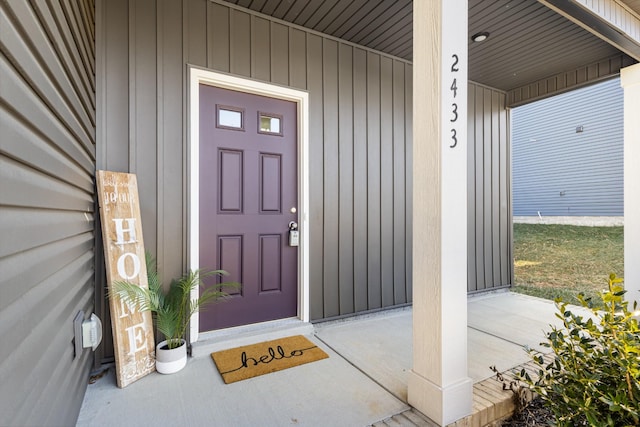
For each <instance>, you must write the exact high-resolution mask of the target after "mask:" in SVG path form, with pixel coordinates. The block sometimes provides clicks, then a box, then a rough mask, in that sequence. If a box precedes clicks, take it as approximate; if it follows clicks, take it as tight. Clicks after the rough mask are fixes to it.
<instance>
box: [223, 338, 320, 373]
mask: <svg viewBox="0 0 640 427" xmlns="http://www.w3.org/2000/svg"><path fill="white" fill-rule="evenodd" d="M327 357H329V356H328V355H327V353H325V352H324V351H322V350H321V349H320V348H319V347H318V346H317V345H315V344H314V343H312V342H311V341H309V340H308V339H306V338H305V337H303V336H302V335H296V336H293V337H287V338H281V339H277V340H273V341H265V342H262V343H259V344H253V345H246V346H244V347H237V348H232V349H230V350H222V351H217V352H215V353H211V358H212V359H213V361H214V362H215V364H216V367H217V368H218V371H219V372H220V375H222V379H223V380H224V382H225V384H230V383H234V382H236V381H242V380H246V379H247V378H253V377H257V376H259V375H264V374H270V373H272V372H276V371H280V370H282V369H287V368H292V367H294V366H298V365H303V364H305V363H311V362H315V361H316V360H321V359H326V358H327Z"/></svg>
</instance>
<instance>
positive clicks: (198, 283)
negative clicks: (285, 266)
mask: <svg viewBox="0 0 640 427" xmlns="http://www.w3.org/2000/svg"><path fill="white" fill-rule="evenodd" d="M145 258H146V265H147V279H148V287H142V286H138V285H137V284H135V283H131V282H126V281H115V282H113V284H112V289H111V292H109V294H110V296H112V297H117V298H121V299H122V300H123V301H124V302H125V303H126V304H127V305H128V306H129V308H130V309H131V310H137V311H140V312H143V311H151V313H152V314H153V318H154V321H155V323H156V328H157V330H158V331H159V332H160V333H162V335H164V336H165V338H166V340H167V346H168V347H169V348H170V349H172V348H176V347H179V346H180V342H181V341H180V340H181V339H182V338H184V336H185V333H186V331H187V327H188V326H189V320H190V319H191V316H192V315H193V314H194V313H196V312H198V311H199V310H201V309H203V308H205V307H206V306H208V305H209V304H211V303H213V302H215V301H218V300H220V299H224V298H225V297H228V296H229V295H228V294H227V293H226V292H224V291H223V288H228V287H238V286H240V285H239V284H238V283H233V282H226V283H219V284H216V285H213V286H209V287H207V288H205V287H204V286H203V280H204V279H205V278H207V277H210V276H226V275H227V272H226V271H224V270H211V271H206V270H200V269H199V270H195V271H193V270H190V271H189V272H188V273H186V274H185V275H184V276H182V277H180V278H179V279H173V280H172V281H171V284H170V285H169V289H168V291H167V292H165V291H164V288H163V286H162V281H161V279H160V276H159V274H158V268H157V264H156V260H155V259H154V258H153V256H152V255H151V254H150V253H148V252H147V253H146V256H145ZM196 288H200V293H199V296H198V298H191V292H192V290H194V289H196Z"/></svg>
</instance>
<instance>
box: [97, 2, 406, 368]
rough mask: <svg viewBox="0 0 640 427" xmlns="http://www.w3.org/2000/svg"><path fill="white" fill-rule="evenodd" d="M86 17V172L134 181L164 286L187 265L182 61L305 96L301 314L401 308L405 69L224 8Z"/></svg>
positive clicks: (177, 5)
mask: <svg viewBox="0 0 640 427" xmlns="http://www.w3.org/2000/svg"><path fill="white" fill-rule="evenodd" d="M98 10H99V13H98V14H99V18H98V26H99V31H98V38H99V39H98V46H99V48H98V52H102V53H103V55H99V57H98V62H99V65H98V76H99V77H98V85H99V88H98V93H99V99H98V105H99V106H100V108H99V117H98V120H99V123H101V125H99V127H98V128H99V131H98V146H99V147H100V148H99V150H98V153H97V162H98V168H101V169H102V168H104V169H109V170H116V171H131V172H134V173H136V174H137V175H138V183H139V187H140V188H139V190H140V203H141V208H142V216H143V218H142V226H143V229H144V237H145V243H146V246H147V248H148V249H150V250H151V251H152V252H155V253H156V254H157V258H158V264H159V265H160V266H161V269H162V273H163V276H164V277H167V278H169V277H175V276H177V275H178V274H181V273H182V270H183V268H185V266H186V265H187V249H186V248H187V233H186V220H187V213H186V206H187V203H186V200H187V194H186V191H185V190H186V186H187V181H186V176H187V163H186V141H187V132H188V129H187V123H188V121H187V120H188V116H187V110H186V90H185V88H186V71H187V64H191V65H197V66H202V67H207V68H210V69H213V70H216V71H222V72H229V73H231V74H234V75H238V76H245V77H248V78H252V79H258V80H262V81H267V82H273V83H276V84H280V85H284V86H290V87H293V88H297V89H303V90H307V91H308V92H309V99H310V129H309V133H310V159H311V162H310V174H309V175H310V187H311V188H310V212H311V217H310V223H311V229H310V230H311V237H310V242H311V246H310V259H311V264H310V300H311V318H312V319H322V318H330V317H335V316H341V315H347V314H351V313H355V312H361V311H367V310H373V309H378V308H382V307H388V306H393V305H397V304H404V303H407V302H410V301H411V286H410V283H411V277H410V272H411V256H410V254H411V253H410V248H411V221H410V212H411V198H410V197H409V195H410V194H411V162H410V157H409V154H408V153H410V152H411V104H412V99H411V93H412V85H411V82H412V78H411V76H412V67H411V64H410V63H407V62H406V61H404V60H399V59H397V58H392V57H389V56H385V55H382V54H380V53H377V52H374V51H371V50H367V49H364V48H360V47H357V46H355V45H352V44H348V43H343V42H340V41H338V40H336V39H333V38H329V37H325V36H323V35H321V34H318V33H314V32H309V31H307V30H304V29H302V28H299V27H293V26H290V25H288V24H285V23H282V22H280V21H274V20H271V19H268V18H266V17H263V16H259V15H254V14H252V13H249V12H248V11H246V10H245V9H240V8H235V7H234V6H232V5H229V4H222V3H217V2H208V1H205V0H184V1H182V2H179V1H171V2H167V1H155V0H147V1H130V2H128V1H126V0H109V1H99V2H98ZM106 33H108V34H109V36H108V37H106V36H105V34H106ZM100 94H104V96H101V95H100ZM100 287H101V286H99V288H100ZM106 341H109V338H108V337H107V339H106ZM106 344H107V343H105V345H106ZM105 350H106V354H107V355H108V354H109V353H110V352H111V351H112V350H110V349H108V348H107V349H105Z"/></svg>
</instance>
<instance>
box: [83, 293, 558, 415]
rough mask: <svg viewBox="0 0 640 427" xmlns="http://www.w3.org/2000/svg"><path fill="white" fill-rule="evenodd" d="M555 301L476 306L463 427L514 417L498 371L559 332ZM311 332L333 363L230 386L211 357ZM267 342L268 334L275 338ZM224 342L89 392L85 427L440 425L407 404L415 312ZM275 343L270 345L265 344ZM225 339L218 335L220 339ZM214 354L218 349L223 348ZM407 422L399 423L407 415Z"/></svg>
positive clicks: (523, 299) (493, 297) (471, 315)
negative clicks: (167, 370) (175, 367)
mask: <svg viewBox="0 0 640 427" xmlns="http://www.w3.org/2000/svg"><path fill="white" fill-rule="evenodd" d="M554 313H555V306H554V304H553V302H551V301H547V300H542V299H538V298H534V297H529V296H524V295H519V294H514V293H511V292H506V291H505V292H497V293H492V294H487V295H481V296H471V297H469V300H468V325H469V326H468V357H469V359H468V360H469V362H468V365H469V366H468V375H469V376H470V377H471V378H473V380H474V383H475V387H474V411H475V412H476V413H477V414H476V416H474V417H473V418H468V419H465V420H463V421H461V422H459V423H457V425H459V426H467V425H468V426H472V425H479V426H480V425H484V424H486V423H487V422H490V421H491V420H490V419H489V417H494V418H495V417H496V416H499V413H502V412H505V411H507V412H508V411H509V408H510V406H509V402H507V403H505V401H508V400H509V399H510V396H511V392H510V391H506V392H505V391H502V390H501V389H500V384H499V383H498V382H497V381H495V380H493V376H494V374H493V373H492V372H491V370H490V369H489V366H491V365H495V366H496V367H497V368H498V369H499V370H500V371H506V370H509V369H511V368H513V367H516V366H518V365H521V364H523V363H525V362H528V361H529V357H528V355H527V354H526V352H525V351H524V350H523V346H525V345H528V346H530V347H533V348H538V349H541V348H540V347H539V343H540V342H541V341H543V340H544V331H545V330H548V329H549V324H550V323H553V324H557V323H558V322H559V320H558V319H557V318H556V317H555V316H554ZM298 333H303V334H304V335H307V337H308V338H310V339H311V340H312V341H313V342H315V343H317V344H318V345H319V346H320V347H321V348H323V349H324V350H325V351H326V352H327V353H328V354H329V358H328V359H324V360H320V361H317V362H314V363H310V364H307V365H302V366H298V367H295V368H291V369H287V370H284V371H279V372H275V373H272V374H269V375H264V376H260V377H256V378H251V379H248V380H245V381H241V382H237V383H233V384H229V385H225V384H224V383H223V381H222V378H221V377H220V375H219V374H218V371H217V370H216V367H215V365H214V363H213V361H212V360H211V358H210V357H209V353H210V352H211V351H215V350H216V349H219V348H223V347H224V348H232V347H237V346H239V345H245V344H248V343H251V342H260V341H264V340H266V339H273V338H274V337H276V336H278V335H282V336H286V335H293V334H298ZM266 335H268V336H266ZM239 336H240V338H234V337H233V336H228V335H227V336H224V337H217V338H218V339H217V342H215V343H214V344H212V346H209V347H208V346H207V344H206V343H204V344H199V345H198V346H197V347H196V348H195V349H194V354H196V357H192V358H190V359H189V362H188V364H187V366H186V368H185V369H183V370H182V371H180V372H178V373H177V374H174V375H170V376H164V375H161V374H157V373H153V374H151V375H149V376H147V377H145V378H142V379H140V380H138V381H137V382H136V383H133V384H131V385H130V386H128V387H127V388H125V389H119V388H117V387H116V382H115V375H114V369H113V368H111V369H109V371H108V373H107V374H106V375H104V376H103V377H102V378H100V379H98V380H97V381H96V382H95V383H94V384H90V385H89V386H88V388H87V392H86V395H85V398H84V402H83V405H82V409H81V411H80V415H79V419H78V423H77V425H78V426H113V425H118V426H146V425H162V426H173V425H175V426H205V425H206V426H211V425H215V426H218V425H219V426H286V425H304V426H368V425H374V424H375V425H424V426H431V425H435V424H432V423H431V422H430V421H428V420H427V419H426V418H424V417H423V416H422V415H421V414H419V413H417V412H416V411H411V408H410V407H409V405H408V404H407V403H406V401H407V375H408V372H409V371H410V369H411V366H412V312H411V308H401V309H394V310H390V311H384V312H379V313H375V314H370V315H364V316H358V317H355V318H350V319H346V320H340V321H333V322H325V323H319V324H315V325H304V326H302V328H301V327H300V325H299V324H298V326H295V327H291V325H287V324H284V325H283V326H282V327H281V328H277V327H276V328H275V330H268V331H261V329H260V328H256V329H254V330H253V331H249V332H246V333H244V334H240V335H239ZM265 336H266V337H265ZM211 339H216V337H211ZM214 347H215V348H214ZM398 414H400V415H398Z"/></svg>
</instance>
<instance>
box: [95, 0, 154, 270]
mask: <svg viewBox="0 0 640 427" xmlns="http://www.w3.org/2000/svg"><path fill="white" fill-rule="evenodd" d="M105 1H106V0H105ZM163 8H164V6H163V3H162V2H161V1H156V83H157V84H156V93H155V95H156V99H157V100H158V101H159V102H156V158H155V159H154V160H155V165H156V247H155V248H152V253H154V254H156V259H157V260H158V263H161V262H162V255H161V254H160V253H159V250H158V249H159V248H163V247H164V233H162V226H163V224H164V209H162V206H163V205H164V174H161V173H157V171H158V170H159V169H160V168H159V167H158V166H159V165H160V164H161V162H162V160H163V159H164V140H165V138H164V127H163V125H162V123H163V122H164V120H163V119H164V102H162V101H163V100H164V90H163V89H164V69H163V61H164V53H163V50H162V47H163V45H164V25H163V22H162V17H163V15H164V9H163ZM160 265H162V264H160Z"/></svg>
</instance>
